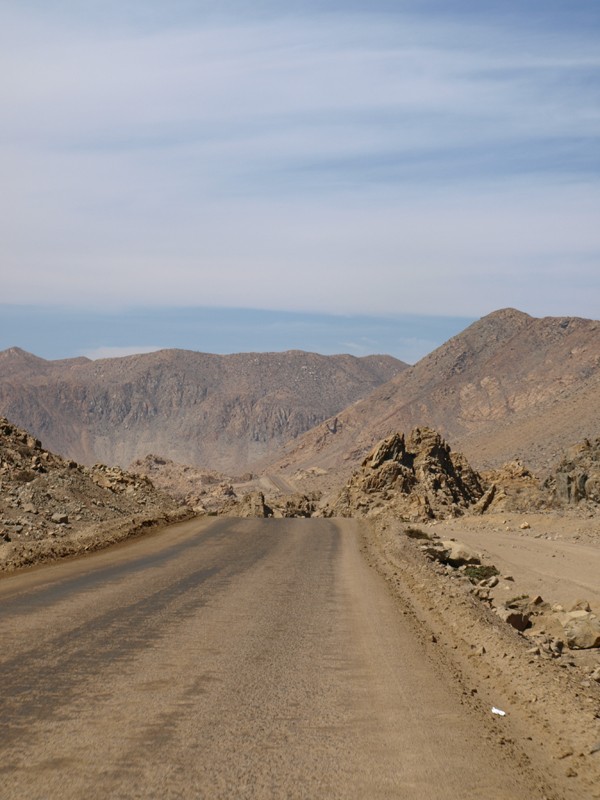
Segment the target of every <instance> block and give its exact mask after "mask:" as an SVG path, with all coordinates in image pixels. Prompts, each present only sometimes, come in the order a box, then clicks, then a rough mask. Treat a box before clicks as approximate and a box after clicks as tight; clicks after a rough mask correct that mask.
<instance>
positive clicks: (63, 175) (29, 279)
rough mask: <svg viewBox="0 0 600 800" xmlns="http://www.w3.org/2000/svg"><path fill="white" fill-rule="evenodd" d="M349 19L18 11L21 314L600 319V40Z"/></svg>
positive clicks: (14, 61)
mask: <svg viewBox="0 0 600 800" xmlns="http://www.w3.org/2000/svg"><path fill="white" fill-rule="evenodd" d="M337 5H338V10H337V13H336V14H329V15H323V14H319V15H318V16H313V15H312V14H311V13H308V12H307V13H305V14H303V15H285V16H284V15H281V14H279V15H278V14H274V13H273V12H272V11H270V10H269V9H270V8H271V6H269V4H266V5H265V6H264V11H263V13H262V15H261V16H260V17H258V16H253V15H251V14H249V13H242V14H238V16H237V17H235V18H234V17H227V16H224V15H220V16H218V17H216V16H213V17H212V18H211V17H205V18H204V20H203V21H202V22H199V21H198V17H197V18H196V19H195V20H192V21H191V22H190V21H189V20H187V21H186V20H185V19H184V17H183V16H182V18H181V24H180V25H177V24H175V21H174V23H173V25H171V26H165V27H164V28H161V26H160V25H158V24H156V25H150V24H148V26H147V27H144V28H143V29H137V30H136V28H135V25H133V24H131V25H123V26H122V27H121V28H120V29H119V28H118V26H117V27H115V26H116V23H114V24H113V23H112V22H111V24H109V22H110V20H109V17H108V15H109V13H110V14H113V13H114V14H115V17H114V19H115V20H116V19H118V13H120V12H117V9H116V7H113V6H109V8H108V10H107V24H106V25H105V26H102V25H91V24H90V25H89V26H86V25H84V24H83V23H84V22H85V20H83V19H82V18H79V19H78V21H77V22H75V20H76V16H75V12H74V11H72V12H71V13H72V14H73V16H72V17H71V18H70V24H66V22H65V20H64V19H63V20H62V22H60V23H57V22H53V21H52V19H51V15H50V14H49V13H47V14H46V16H42V15H41V13H37V14H33V15H31V14H30V15H29V16H28V18H27V19H32V20H33V22H34V25H35V28H32V27H31V26H29V27H28V24H27V23H26V21H25V19H26V18H25V15H24V14H20V13H19V10H18V9H13V11H12V14H11V15H9V17H8V23H9V24H8V26H7V28H5V42H4V43H3V47H2V50H1V51H0V53H1V54H0V68H1V69H2V70H3V73H4V74H9V75H13V76H14V79H13V81H12V82H5V83H4V84H3V87H0V102H2V104H3V108H4V109H5V119H6V123H5V124H4V125H3V130H2V132H1V133H0V168H2V169H3V172H4V174H5V175H6V182H7V185H8V186H9V187H10V192H6V193H4V196H3V199H2V201H0V209H1V212H2V220H1V221H0V234H2V236H3V241H4V242H5V256H4V264H5V271H6V275H5V277H4V281H3V284H4V299H5V301H8V302H13V303H19V302H33V303H38V302H40V303H43V302H48V303H63V304H64V303H72V304H81V303H84V304H91V305H96V306H109V307H110V306H119V305H121V306H125V305H128V304H132V303H134V304H135V303H142V304H148V305H152V304H161V303H167V304H170V305H177V304H181V305H198V304H202V305H215V306H219V305H221V306H228V305H248V306H249V307H265V308H282V309H290V310H292V309H296V310H298V309H306V310H315V311H319V310H322V311H346V312H359V311H363V312H365V313H392V312H399V311H415V312H421V313H427V312H431V313H443V312H448V311H449V312H450V313H456V314H465V315H469V314H481V313H486V312H487V311H490V310H493V308H496V307H498V306H500V305H515V306H521V307H524V308H526V309H527V310H529V311H531V312H532V313H535V314H545V313H549V314H559V313H579V314H581V315H586V316H593V315H594V314H597V311H595V309H597V307H598V299H599V298H598V289H599V286H598V272H597V257H598V253H599V252H600V241H599V239H600V234H598V232H597V224H596V219H597V211H598V205H599V201H600V180H599V174H600V169H599V167H600V163H599V160H598V156H597V153H598V147H597V145H598V136H599V134H600V114H599V113H598V111H597V93H596V89H595V86H596V85H597V77H598V71H599V70H600V56H598V51H597V37H596V33H595V31H594V30H593V29H592V30H589V31H588V30H586V29H583V28H580V29H575V30H564V31H563V30H560V29H557V28H544V26H540V28H539V30H537V31H536V30H535V29H533V28H532V27H530V26H529V27H528V26H523V28H515V27H514V26H513V27H511V26H510V25H508V24H507V23H504V24H500V25H499V24H498V19H497V18H494V20H491V19H488V20H486V18H485V17H484V16H481V15H479V16H478V18H477V22H476V23H473V22H469V21H468V20H467V19H466V18H465V17H462V16H461V17H458V16H457V17H456V19H451V18H449V17H448V16H447V15H446V16H444V15H439V14H438V15H435V14H429V15H428V14H418V13H414V11H413V13H412V14H408V13H406V14H402V13H396V14H391V13H389V12H387V13H384V14H377V13H367V14H365V13H363V14H357V13H355V12H354V11H351V10H346V11H344V7H343V4H337ZM178 8H179V7H178ZM203 8H204V6H203ZM307 8H310V6H307ZM413 8H414V6H413ZM156 9H158V6H156ZM151 11H152V4H149V11H148V13H149V14H150V12H151ZM157 13H158V11H157ZM182 13H183V12H182ZM523 13H525V12H523ZM57 19H60V17H58V16H57ZM113 22H114V20H113ZM186 22H188V23H190V24H188V25H187V28H186V29H184V24H185V23H186ZM11 30H12V33H13V35H12V36H11ZM573 274H576V275H578V278H579V280H578V281H573V279H572V275H573Z"/></svg>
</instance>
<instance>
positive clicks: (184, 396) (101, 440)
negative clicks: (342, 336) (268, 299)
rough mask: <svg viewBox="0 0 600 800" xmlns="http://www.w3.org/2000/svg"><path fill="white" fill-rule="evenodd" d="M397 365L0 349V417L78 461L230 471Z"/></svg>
mask: <svg viewBox="0 0 600 800" xmlns="http://www.w3.org/2000/svg"><path fill="white" fill-rule="evenodd" d="M406 367H407V365H406V364H404V363H403V362H401V361H398V360H397V359H394V358H391V357H390V356H368V357H366V358H355V357H354V356H349V355H339V356H321V355H316V354H314V353H304V352H300V351H290V352H286V353H245V354H236V355H226V356H221V355H210V354H205V353H196V352H191V351H186V350H161V351H159V352H156V353H149V354H145V355H137V356H129V357H126V358H114V359H104V360H99V361H89V360H88V359H85V358H78V359H70V360H64V361H45V360H44V359H41V358H38V357H36V356H34V355H32V354H30V353H26V352H24V351H23V350H20V349H19V348H11V349H9V350H5V351H3V352H1V353H0V414H3V415H4V416H6V417H8V418H9V419H10V420H11V421H12V422H13V423H15V424H17V425H20V426H22V427H24V428H26V429H27V430H28V431H30V432H31V433H32V434H34V435H35V436H37V437H38V438H39V439H41V440H42V441H43V443H44V446H45V447H48V448H50V449H52V450H53V451H55V452H58V453H61V454H63V455H65V456H68V457H69V458H72V459H75V460H77V461H79V462H81V463H84V464H91V463H95V462H99V461H101V462H104V463H108V464H120V465H123V466H124V465H127V464H129V463H130V462H131V461H132V460H134V459H136V458H141V457H143V456H145V455H146V454H147V453H149V452H154V453H156V452H157V453H160V454H161V455H163V456H166V457H168V458H172V459H174V460H176V461H179V462H183V463H188V464H196V465H200V466H205V467H211V468H213V469H218V470H222V471H224V472H230V473H231V472H234V473H239V472H240V471H241V470H244V469H245V468H247V467H248V466H249V465H252V464H253V463H254V462H256V461H257V460H259V459H264V458H265V457H268V456H269V455H270V454H272V453H273V452H274V451H275V449H276V448H277V447H280V446H281V445H282V444H283V443H284V442H287V441H289V440H290V439H293V438H295V437H297V436H298V435H300V434H302V433H304V432H305V431H307V430H308V429H309V428H312V427H313V426H315V425H318V424H319V423H321V422H322V421H323V420H325V419H327V418H329V417H332V416H333V415H335V414H337V413H338V412H339V411H341V410H342V409H343V408H345V407H346V406H348V405H350V404H351V403H354V402H355V401H356V400H358V399H360V398H361V397H364V396H365V395H367V394H369V393H370V392H371V391H372V390H373V389H374V388H375V387H377V386H379V385H381V384H382V383H384V382H386V381H388V380H389V379H390V378H391V377H393V376H394V375H396V374H397V373H398V372H400V371H402V370H403V369H405V368H406Z"/></svg>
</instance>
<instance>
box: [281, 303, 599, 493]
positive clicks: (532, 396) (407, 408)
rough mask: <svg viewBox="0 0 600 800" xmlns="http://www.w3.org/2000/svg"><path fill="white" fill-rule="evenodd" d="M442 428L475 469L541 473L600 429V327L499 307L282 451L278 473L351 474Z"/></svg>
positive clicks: (565, 318)
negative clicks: (396, 441)
mask: <svg viewBox="0 0 600 800" xmlns="http://www.w3.org/2000/svg"><path fill="white" fill-rule="evenodd" d="M424 425H425V426H429V427H431V428H434V429H435V430H438V431H440V432H441V433H442V435H443V436H444V437H445V438H446V440H447V441H449V442H451V443H452V447H453V448H457V449H459V450H461V451H462V452H463V453H464V454H465V455H466V456H467V458H468V459H469V460H470V461H471V463H472V464H473V465H474V466H476V467H477V468H478V469H481V468H485V467H489V466H498V465H499V464H501V463H503V462H505V461H509V460H511V459H514V458H517V457H519V458H522V459H523V460H524V461H525V462H526V463H528V464H531V465H533V466H534V467H536V468H539V469H541V468H544V467H545V466H547V465H549V464H550V463H552V462H553V461H554V460H555V459H556V457H557V455H558V454H559V453H560V451H561V449H562V448H564V447H568V446H569V445H571V444H572V443H573V442H575V441H579V440H581V439H583V438H585V437H594V436H595V435H597V434H598V431H599V430H600V322H597V321H594V320H585V319H580V318H574V317H545V318H540V319H538V318H534V317H530V316H529V315H527V314H524V313H523V312H520V311H517V310H515V309H502V310H500V311H496V312H494V313H492V314H489V315H488V316H486V317H483V318H482V319H480V320H478V321H477V322H475V323H473V324H472V325H470V326H469V327H468V328H466V329H465V330H464V331H463V332H462V333H459V334H458V335H457V336H454V337H453V338H451V339H449V340H448V341H447V342H446V343H445V344H443V345H442V346H441V347H439V348H437V349H436V350H434V351H433V352H432V353H430V354H429V355H428V356H426V357H425V358H423V359H421V361H419V362H418V363H417V364H415V365H414V366H413V367H410V368H409V369H407V370H405V371H403V372H402V373H399V374H398V375H396V376H394V377H393V378H392V379H391V380H390V381H389V382H388V383H386V384H383V385H382V386H380V387H378V388H376V389H374V390H373V392H372V393H371V394H370V395H368V396H367V397H365V398H363V399H362V400H360V401H359V402H357V403H355V404H354V405H353V406H352V407H350V408H348V409H346V410H345V411H344V412H342V413H341V414H338V415H337V420H336V425H335V432H334V431H333V429H332V427H331V425H330V424H328V423H327V422H326V423H325V424H323V425H320V426H317V428H315V429H314V430H312V431H309V432H308V433H307V434H304V435H303V436H301V437H300V438H299V439H298V440H296V441H295V442H291V443H289V444H288V445H287V446H286V447H284V448H283V450H282V452H281V454H280V457H279V459H277V460H276V461H275V462H273V463H272V464H270V465H268V470H269V471H270V472H272V473H273V474H277V471H280V472H282V473H284V474H288V475H293V474H294V473H297V472H298V471H300V472H301V473H302V472H306V471H310V470H315V469H317V470H327V471H328V472H330V473H332V475H336V476H337V477H338V478H339V479H341V478H345V477H346V475H347V474H348V473H349V471H351V469H352V468H353V467H356V466H357V465H358V464H359V463H360V461H361V460H362V458H363V457H364V456H365V455H366V453H367V452H368V451H369V450H370V449H371V448H372V447H373V446H374V445H375V443H376V442H378V441H379V440H380V439H383V438H385V437H387V436H389V435H391V434H393V433H395V432H407V431H409V430H411V429H412V428H414V427H417V426H424Z"/></svg>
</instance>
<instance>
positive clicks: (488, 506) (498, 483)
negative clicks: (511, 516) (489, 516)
mask: <svg viewBox="0 0 600 800" xmlns="http://www.w3.org/2000/svg"><path fill="white" fill-rule="evenodd" d="M481 477H482V480H483V482H484V483H485V484H486V486H487V487H488V488H487V489H486V491H485V494H484V495H483V496H482V498H481V499H480V500H479V501H478V502H477V503H476V505H475V506H474V507H473V512H474V513H476V514H484V513H486V512H497V513H502V512H511V511H513V512H520V511H533V510H536V509H539V508H543V507H545V505H546V504H547V493H546V492H544V491H543V490H542V488H541V486H540V481H539V479H538V478H537V477H536V476H535V475H534V474H533V473H532V472H531V471H530V470H529V469H528V468H527V467H526V466H525V465H524V464H523V462H522V461H520V460H519V459H516V460H515V461H509V462H508V463H506V464H504V465H503V466H502V467H500V468H499V469H495V470H488V471H486V472H483V473H482V474H481Z"/></svg>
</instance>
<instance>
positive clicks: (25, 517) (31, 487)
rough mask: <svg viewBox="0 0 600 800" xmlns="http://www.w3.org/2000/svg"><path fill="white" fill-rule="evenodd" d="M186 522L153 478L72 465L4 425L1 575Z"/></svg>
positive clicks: (0, 434)
mask: <svg viewBox="0 0 600 800" xmlns="http://www.w3.org/2000/svg"><path fill="white" fill-rule="evenodd" d="M187 515H189V509H182V508H181V504H179V503H177V502H176V501H175V500H173V499H172V498H171V497H169V496H168V495H166V494H164V493H162V492H159V491H157V490H156V489H155V488H154V486H153V485H152V483H151V482H150V480H148V479H147V478H144V477H141V476H139V475H133V474H131V473H129V472H125V471H124V470H121V469H119V468H118V467H106V466H104V465H102V464H97V465H95V466H93V467H91V468H87V467H82V466H81V465H79V464H77V463H76V462H75V461H66V460H64V459H63V458H61V457H60V456H57V455H54V454H53V453H51V452H49V451H48V450H45V449H44V448H43V447H42V445H41V443H40V441H39V440H37V439H36V438H35V437H33V436H31V435H30V434H28V433H27V432H26V431H24V430H22V429H20V428H17V427H15V426H14V425H12V424H10V423H9V422H8V421H7V420H6V419H3V418H0V570H2V569H11V568H15V567H18V566H24V565H27V564H32V563H36V562H37V561H42V560H47V559H49V558H55V557H58V556H63V555H71V554H75V553H79V552H83V551H87V550H90V549H92V550H93V549H97V548H98V547H101V546H104V545H105V544H109V543H111V542H114V541H118V540H120V539H123V538H126V537H127V536H129V535H132V534H133V533H136V532H139V531H140V530H141V529H143V528H147V527H148V526H150V525H153V524H155V523H158V522H167V521H175V520H177V519H180V518H183V517H185V516H187Z"/></svg>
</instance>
